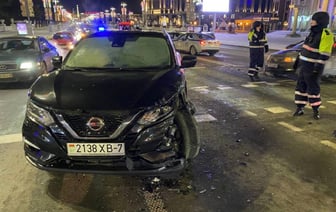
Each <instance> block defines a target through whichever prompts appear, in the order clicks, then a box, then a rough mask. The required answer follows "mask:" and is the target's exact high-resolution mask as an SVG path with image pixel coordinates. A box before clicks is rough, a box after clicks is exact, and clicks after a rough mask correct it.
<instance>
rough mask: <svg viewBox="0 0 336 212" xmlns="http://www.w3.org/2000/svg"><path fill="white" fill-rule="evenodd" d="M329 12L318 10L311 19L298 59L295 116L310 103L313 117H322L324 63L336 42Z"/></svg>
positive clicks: (302, 112)
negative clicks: (320, 110)
mask: <svg viewBox="0 0 336 212" xmlns="http://www.w3.org/2000/svg"><path fill="white" fill-rule="evenodd" d="M328 24H329V14H328V13H327V12H322V11H320V12H316V13H314V14H313V16H312V19H311V23H310V25H311V27H310V33H309V35H308V36H307V37H306V39H305V41H304V44H303V46H302V50H301V52H300V54H299V58H298V61H297V68H296V69H297V72H298V73H299V77H298V80H297V83H296V88H295V104H296V107H297V108H296V111H295V113H294V114H293V116H301V115H303V114H304V110H303V108H304V107H305V106H306V105H307V104H308V105H310V106H311V107H312V109H313V118H314V119H320V113H319V107H320V105H321V103H322V100H321V95H320V80H321V75H322V73H323V69H324V64H325V62H326V61H327V60H328V59H329V57H330V55H331V51H332V46H333V43H334V35H333V33H332V32H331V31H330V29H328V28H327V27H328Z"/></svg>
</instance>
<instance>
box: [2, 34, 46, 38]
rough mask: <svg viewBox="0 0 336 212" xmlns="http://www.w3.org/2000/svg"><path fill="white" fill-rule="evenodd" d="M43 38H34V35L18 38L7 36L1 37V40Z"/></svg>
mask: <svg viewBox="0 0 336 212" xmlns="http://www.w3.org/2000/svg"><path fill="white" fill-rule="evenodd" d="M38 37H41V36H32V35H18V36H7V37H1V38H0V39H22V38H23V39H37V38H38Z"/></svg>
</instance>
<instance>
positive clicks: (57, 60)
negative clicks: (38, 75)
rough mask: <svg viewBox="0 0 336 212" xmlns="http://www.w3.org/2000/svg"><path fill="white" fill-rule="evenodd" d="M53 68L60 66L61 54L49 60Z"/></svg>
mask: <svg viewBox="0 0 336 212" xmlns="http://www.w3.org/2000/svg"><path fill="white" fill-rule="evenodd" d="M51 62H52V64H53V66H54V68H55V69H58V68H61V67H62V62H63V57H62V56H55V57H53V58H52V60H51Z"/></svg>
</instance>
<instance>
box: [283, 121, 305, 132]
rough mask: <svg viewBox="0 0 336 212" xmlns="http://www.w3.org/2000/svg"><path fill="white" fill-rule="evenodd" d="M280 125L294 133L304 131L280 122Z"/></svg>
mask: <svg viewBox="0 0 336 212" xmlns="http://www.w3.org/2000/svg"><path fill="white" fill-rule="evenodd" d="M278 124H280V125H281V126H283V127H286V128H287V129H290V130H292V131H294V132H302V131H303V129H301V128H298V127H295V126H294V125H291V124H288V123H286V122H282V121H280V122H278Z"/></svg>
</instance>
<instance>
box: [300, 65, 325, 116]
mask: <svg viewBox="0 0 336 212" xmlns="http://www.w3.org/2000/svg"><path fill="white" fill-rule="evenodd" d="M313 68H314V63H311V62H306V61H302V60H300V62H299V67H298V69H297V71H298V74H299V78H298V80H297V83H296V88H295V104H296V105H298V106H299V107H304V106H305V105H307V104H309V105H310V106H312V107H313V108H314V109H318V107H319V106H320V105H321V103H322V100H321V96H320V80H321V75H322V73H314V72H313V70H314V69H313Z"/></svg>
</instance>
